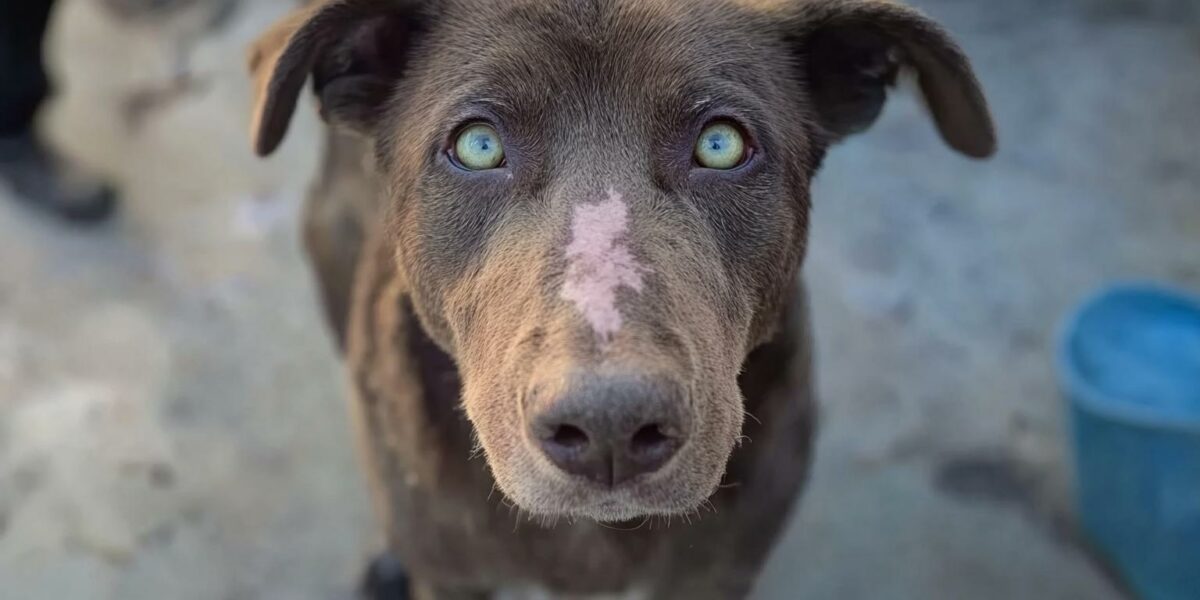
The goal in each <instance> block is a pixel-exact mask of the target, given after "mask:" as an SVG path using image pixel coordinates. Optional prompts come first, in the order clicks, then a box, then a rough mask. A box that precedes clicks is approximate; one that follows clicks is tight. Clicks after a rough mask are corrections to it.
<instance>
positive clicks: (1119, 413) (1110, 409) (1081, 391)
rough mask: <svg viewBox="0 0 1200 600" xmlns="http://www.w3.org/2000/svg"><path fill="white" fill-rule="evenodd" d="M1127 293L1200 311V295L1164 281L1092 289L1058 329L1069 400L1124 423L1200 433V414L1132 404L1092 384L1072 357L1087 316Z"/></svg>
mask: <svg viewBox="0 0 1200 600" xmlns="http://www.w3.org/2000/svg"><path fill="white" fill-rule="evenodd" d="M1125 295H1143V296H1153V297H1158V298H1163V299H1167V300H1170V301H1173V302H1179V303H1182V304H1185V305H1188V306H1190V307H1191V308H1192V309H1193V310H1195V311H1196V312H1197V313H1200V295H1197V294H1195V293H1193V292H1190V291H1188V290H1184V289H1181V288H1178V287H1174V286H1171V285H1166V284H1162V283H1156V282H1151V281H1140V280H1131V281H1123V282H1117V283H1112V284H1109V285H1106V286H1104V287H1102V288H1100V289H1098V290H1096V291H1093V292H1091V293H1090V294H1088V296H1087V297H1086V298H1085V299H1084V300H1083V302H1081V303H1079V304H1078V305H1077V306H1076V308H1075V309H1074V310H1073V311H1072V312H1071V313H1069V314H1068V315H1067V317H1066V318H1065V319H1063V321H1062V323H1061V324H1060V325H1059V328H1058V329H1059V331H1058V334H1057V339H1058V341H1057V350H1056V353H1057V355H1058V356H1057V358H1058V369H1057V371H1058V378H1059V381H1060V384H1061V385H1062V386H1063V388H1064V389H1065V391H1066V392H1067V396H1068V398H1067V401H1068V402H1069V403H1070V404H1071V405H1072V406H1075V407H1077V408H1079V409H1081V410H1084V411H1086V412H1088V413H1092V414H1094V415H1097V416H1100V417H1102V418H1104V419H1106V420H1109V421H1112V422H1115V423H1119V424H1122V425H1126V426H1133V427H1142V428H1146V429H1155V430H1169V431H1173V432H1182V433H1188V434H1197V435H1200V415H1197V416H1195V417H1189V416H1174V415H1170V416H1169V415H1166V414H1163V413H1162V412H1161V411H1158V410H1156V409H1153V408H1149V407H1146V406H1142V405H1137V404H1131V403H1129V402H1128V401H1125V400H1122V399H1121V398H1119V397H1117V396H1116V395H1114V394H1110V393H1108V392H1105V391H1104V390H1102V389H1100V388H1098V387H1096V386H1095V385H1093V384H1092V383H1091V382H1090V381H1088V379H1087V378H1086V377H1084V376H1083V375H1082V374H1081V373H1080V372H1079V369H1078V365H1077V364H1076V362H1075V361H1074V360H1073V359H1072V353H1071V349H1070V346H1071V341H1072V340H1073V339H1075V337H1076V335H1077V334H1078V333H1079V327H1080V325H1081V324H1082V321H1083V317H1084V315H1085V314H1087V313H1088V311H1089V309H1091V308H1092V307H1095V306H1097V305H1099V304H1100V303H1102V302H1104V301H1105V300H1108V299H1109V298H1112V297H1115V296H1125Z"/></svg>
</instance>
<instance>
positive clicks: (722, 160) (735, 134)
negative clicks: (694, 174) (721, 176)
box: [695, 121, 747, 170]
mask: <svg viewBox="0 0 1200 600" xmlns="http://www.w3.org/2000/svg"><path fill="white" fill-rule="evenodd" d="M746 150H747V147H746V140H745V138H744V137H742V132H741V130H739V129H738V128H737V126H736V125H733V124H732V123H729V122H727V121H717V122H714V123H710V124H709V125H708V126H706V127H705V128H704V131H701V132H700V139H698V140H696V151H695V158H696V164H698V165H700V166H701V167H704V168H706V169H720V170H728V169H732V168H734V167H737V166H740V165H741V164H742V163H744V162H746V158H747V152H746Z"/></svg>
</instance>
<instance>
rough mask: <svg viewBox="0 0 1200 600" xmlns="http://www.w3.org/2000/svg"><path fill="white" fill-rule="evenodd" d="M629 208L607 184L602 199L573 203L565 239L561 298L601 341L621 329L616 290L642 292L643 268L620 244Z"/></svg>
mask: <svg viewBox="0 0 1200 600" xmlns="http://www.w3.org/2000/svg"><path fill="white" fill-rule="evenodd" d="M628 226H629V207H628V206H627V205H626V204H625V200H624V199H623V198H622V197H621V194H618V193H617V192H616V191H615V190H613V189H612V188H609V190H608V199H606V200H602V201H600V202H597V203H595V204H580V205H579V206H576V207H575V215H574V218H573V219H572V220H571V235H572V239H571V243H570V244H568V245H567V275H566V281H565V283H563V289H562V297H563V299H564V300H569V301H570V302H572V303H574V304H575V308H576V309H578V310H579V312H580V313H581V314H582V315H583V318H584V319H585V320H587V322H588V324H589V325H591V326H592V330H593V331H595V332H596V336H597V337H598V338H600V340H601V341H602V342H608V341H610V340H612V337H613V335H614V334H616V333H617V331H619V330H620V329H621V322H622V319H621V311H620V310H618V309H617V289H619V288H621V287H622V286H624V287H627V288H630V289H632V290H633V291H635V292H641V291H642V273H643V272H645V271H646V268H645V267H643V266H641V265H639V264H638V262H637V259H635V258H634V257H633V254H632V253H631V252H630V251H629V246H627V245H626V244H625V241H624V239H623V238H624V236H625V234H626V232H627V230H628Z"/></svg>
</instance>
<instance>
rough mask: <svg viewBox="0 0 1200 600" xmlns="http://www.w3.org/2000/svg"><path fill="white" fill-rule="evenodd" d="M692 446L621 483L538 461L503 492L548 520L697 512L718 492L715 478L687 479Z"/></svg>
mask: <svg viewBox="0 0 1200 600" xmlns="http://www.w3.org/2000/svg"><path fill="white" fill-rule="evenodd" d="M690 446H691V445H690V444H689V445H688V446H686V447H684V448H682V449H680V452H679V453H677V454H676V455H675V456H674V457H673V458H671V459H670V461H669V462H668V463H667V464H666V465H665V466H664V467H663V468H662V469H660V470H658V471H656V472H654V473H650V474H643V475H638V476H636V477H633V478H632V479H629V480H626V481H622V482H619V483H609V482H606V481H596V480H592V479H589V478H587V477H582V476H576V475H569V474H565V473H563V472H562V471H561V470H558V469H557V468H555V467H554V466H553V465H550V464H542V465H538V466H537V468H535V469H531V470H530V471H528V472H526V473H525V474H524V476H523V477H521V479H522V481H520V482H518V483H517V484H516V485H515V486H512V489H506V490H505V493H506V494H508V495H509V497H510V498H511V499H513V500H514V501H515V502H516V504H517V505H518V506H519V507H521V508H522V509H523V510H525V511H526V512H529V513H530V514H532V515H534V516H539V517H543V518H549V519H555V518H559V517H562V518H568V519H590V520H594V521H598V522H602V523H612V524H621V523H632V524H636V523H635V522H638V521H641V520H645V519H648V518H653V517H671V516H676V515H687V514H693V513H696V512H698V511H699V510H700V509H701V507H702V506H703V505H704V503H705V501H706V500H707V498H708V497H709V496H710V495H711V494H712V492H714V491H715V489H716V483H715V482H714V483H712V484H705V483H700V484H699V485H697V484H698V482H696V481H690V480H689V479H690V477H689V476H694V474H695V473H694V471H695V470H696V469H695V467H698V466H699V465H696V464H695V461H693V460H691V456H690V455H691V454H692V453H693V452H692V450H693V449H692V448H691V447H690ZM689 466H691V467H693V468H692V469H689V468H688V467H689ZM717 477H718V478H719V473H718V475H717Z"/></svg>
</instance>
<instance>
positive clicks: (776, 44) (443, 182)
mask: <svg viewBox="0 0 1200 600" xmlns="http://www.w3.org/2000/svg"><path fill="white" fill-rule="evenodd" d="M251 68H252V70H253V71H254V72H255V74H256V76H257V77H258V85H257V87H256V89H257V90H258V99H257V104H256V110H255V115H256V116H255V121H254V130H253V134H254V144H255V148H256V149H257V150H258V151H259V152H260V153H262V154H267V153H270V152H271V151H273V150H274V149H275V148H276V147H277V146H278V144H279V143H280V141H281V140H282V138H283V136H284V133H285V132H286V129H287V123H288V120H289V119H290V117H291V113H292V111H293V110H294V108H295V104H296V98H297V96H298V94H299V93H300V89H301V87H302V86H303V84H304V83H305V81H306V80H308V79H310V78H311V79H312V80H313V81H314V82H315V88H316V93H317V96H318V99H319V100H320V103H321V108H322V114H323V116H325V117H326V119H327V120H328V121H330V123H331V124H332V125H334V126H335V127H336V129H334V128H331V133H330V136H329V151H328V156H327V165H328V166H327V169H326V170H325V172H324V173H323V174H322V181H321V183H320V184H319V185H318V187H317V188H315V189H314V193H313V195H312V197H311V199H310V205H309V208H308V210H307V213H306V214H307V221H306V239H307V242H308V246H309V250H310V254H311V257H312V260H313V262H314V265H315V266H316V270H317V273H318V276H319V279H320V281H321V285H322V290H323V294H324V299H325V304H326V309H327V312H328V315H329V318H330V321H331V323H332V324H333V328H334V330H335V332H336V333H337V336H338V339H339V341H340V342H342V343H343V344H344V345H345V347H346V361H347V364H348V366H349V370H350V373H351V376H352V381H353V384H354V385H353V387H354V392H355V395H354V398H353V400H352V402H351V407H352V412H353V414H354V415H355V422H356V425H357V427H358V429H359V432H358V433H359V435H358V439H359V441H360V442H361V446H362V454H363V458H364V461H365V463H366V466H367V471H368V473H369V475H370V476H371V479H372V482H373V488H374V490H375V491H376V498H377V506H378V510H379V512H380V515H381V518H382V519H383V522H384V524H385V529H384V531H385V534H386V535H385V537H386V544H387V547H388V549H389V550H390V551H391V552H392V553H394V554H395V555H396V556H397V557H398V558H399V559H400V560H401V562H403V564H404V566H405V568H406V569H407V570H408V571H409V572H410V573H411V574H412V576H413V578H414V581H415V585H414V588H413V589H414V590H415V591H416V592H417V593H418V594H423V595H424V596H425V597H431V598H451V597H487V595H488V594H491V593H495V592H498V591H501V590H506V589H510V588H514V587H522V586H536V587H541V588H545V589H548V590H551V591H552V592H554V593H557V594H580V595H583V594H597V593H624V592H631V591H641V592H643V593H644V594H646V595H647V596H646V597H649V598H656V599H657V598H680V599H683V598H687V599H693V598H740V597H744V596H745V595H746V594H748V593H749V590H750V589H751V587H752V586H753V583H754V580H755V577H756V575H757V573H758V570H759V568H760V566H761V564H762V562H763V560H764V559H765V557H766V554H767V552H768V550H769V549H770V547H771V545H772V542H773V540H774V539H775V536H776V535H777V534H778V533H779V530H780V529H781V526H782V524H783V523H784V522H785V520H786V518H787V515H788V514H789V512H790V509H791V506H792V505H793V503H794V500H795V497H796V496H797V495H798V493H799V490H800V488H801V486H802V484H803V482H804V479H805V476H806V473H807V469H808V464H809V458H810V449H811V440H812V434H813V429H814V420H815V416H814V415H815V406H814V403H813V399H812V391H813V383H812V378H811V376H810V375H811V371H810V369H811V339H810V327H809V314H808V309H807V304H806V295H805V292H804V290H803V287H802V285H801V284H800V283H799V281H798V279H797V272H798V269H799V267H800V264H801V262H802V261H803V258H804V254H805V241H806V238H807V233H808V213H809V208H810V199H809V185H810V182H811V180H812V177H813V175H814V174H815V172H816V170H817V169H818V168H819V165H820V162H821V159H822V157H823V156H824V153H825V151H826V149H827V148H828V147H829V146H830V145H831V144H832V143H834V142H836V141H838V140H839V139H841V138H843V137H845V136H846V135H850V134H852V133H856V132H858V131H861V130H863V129H866V128H867V127H868V126H869V125H870V124H871V122H873V121H874V120H875V118H876V117H877V116H878V114H879V111H880V110H881V108H882V105H883V102H884V100H885V98H886V90H887V88H888V87H889V86H890V85H891V84H892V83H894V81H895V79H896V77H897V75H898V74H899V73H900V72H902V71H903V70H904V69H911V70H913V71H915V72H916V73H917V77H918V80H919V82H920V87H921V90H922V93H923V95H924V96H925V99H926V101H927V103H928V105H929V107H930V110H931V113H932V116H933V119H934V121H935V123H936V124H937V126H938V129H939V131H940V133H941V135H942V137H943V138H944V139H945V140H946V142H947V143H948V144H949V145H951V146H952V147H954V148H956V149H958V150H960V151H961V152H963V153H965V154H967V155H970V156H976V157H982V156H986V155H988V154H990V153H991V152H992V151H993V149H994V146H995V139H994V133H993V130H992V124H991V121H990V117H989V116H988V111H987V106H986V103H985V102H984V99H983V96H982V93H981V92H980V89H979V86H978V83H977V82H976V81H975V78H974V76H973V75H972V74H971V71H970V68H969V65H968V64H967V62H966V59H965V58H964V57H963V55H962V53H961V52H960V51H959V50H958V48H957V47H956V46H955V45H954V44H953V42H952V41H951V40H950V39H949V38H948V37H947V36H946V34H945V33H944V32H943V31H942V30H941V29H940V28H939V27H937V26H936V25H935V24H933V23H932V22H931V21H929V20H928V19H926V18H924V17H923V16H921V15H920V14H918V13H916V12H915V11H913V10H911V9H909V8H906V7H903V6H901V5H898V4H893V3H891V2H884V1H881V0H811V1H804V0H779V1H775V2H751V1H740V2H739V1H735V0H696V1H692V2H675V1H668V0H641V1H638V0H592V1H584V0H574V1H572V0H542V1H534V0H444V1H442V2H433V1H432V0H426V1H418V0H412V1H406V0H332V1H328V2H321V3H318V4H317V5H315V6H312V7H309V8H307V9H305V10H303V11H301V12H299V13H298V14H297V15H296V16H294V17H292V18H289V19H288V20H286V21H285V22H284V23H282V24H281V25H280V26H278V27H277V28H276V29H274V30H272V31H271V32H268V34H267V35H265V36H264V37H263V39H262V40H261V41H260V42H259V43H258V44H257V45H256V47H255V48H254V49H253V50H252V52H251ZM713 119H723V120H727V121H730V122H733V123H736V124H737V125H738V126H739V127H740V128H741V130H742V131H743V132H744V133H745V135H746V137H747V138H748V139H749V140H750V142H751V145H752V146H753V147H754V149H755V151H754V153H753V156H752V157H751V158H750V159H749V160H748V161H746V163H745V164H744V165H743V166H741V167H738V168H737V169H734V170H730V171H728V172H714V171H713V170H711V169H700V168H697V166H696V165H695V164H694V163H693V161H692V157H691V148H692V144H693V140H694V139H695V136H696V134H697V132H698V131H699V129H700V128H701V127H702V126H703V125H704V124H705V123H708V122H711V121H712V120H713ZM477 121H484V122H487V123H490V124H493V125H494V126H495V127H496V129H497V131H498V132H499V134H500V136H501V137H502V138H504V140H505V142H504V143H505V148H506V150H507V152H508V156H509V161H508V162H507V163H506V164H505V166H504V168H502V169H494V170H492V171H489V172H467V171H464V170H463V169H462V168H460V167H459V166H456V164H455V163H454V161H453V159H452V158H451V157H450V156H449V155H448V153H447V152H446V151H445V149H446V148H447V147H448V146H450V145H451V143H450V140H452V139H453V136H454V134H455V132H456V131H458V130H459V129H460V128H461V127H462V126H463V124H464V123H471V122H477ZM350 131H353V132H356V133H354V134H351V133H347V132H350ZM355 136H360V137H355ZM364 157H366V158H369V159H370V160H369V161H367V162H364V161H363V158H364ZM613 192H619V193H620V195H621V196H622V197H623V198H627V199H628V200H627V204H628V211H629V215H630V222H631V223H632V224H633V225H632V227H631V230H630V232H629V233H628V235H627V240H626V241H627V242H628V244H629V247H630V249H631V252H632V253H634V254H635V255H636V256H637V258H638V260H640V261H641V262H642V263H644V264H645V265H648V269H647V271H646V285H645V289H643V290H642V291H640V292H636V291H633V290H621V291H620V293H619V294H618V301H619V306H620V309H621V311H622V315H623V317H624V319H623V321H624V325H623V327H622V328H621V329H620V331H619V333H618V334H616V335H615V336H613V338H612V339H611V340H598V339H597V337H596V335H594V333H593V332H592V331H591V330H590V329H589V328H588V327H587V325H586V323H585V322H584V320H583V319H582V318H581V317H580V314H579V312H578V310H577V309H576V307H574V306H572V304H571V303H570V302H567V301H565V300H564V299H563V297H562V294H561V293H560V291H561V289H562V286H563V281H564V272H565V271H566V269H567V265H566V260H565V258H564V256H563V248H564V247H565V246H566V244H567V243H568V242H569V241H570V237H571V231H570V223H571V215H572V211H573V210H575V209H576V207H578V206H579V205H580V204H585V203H591V202H596V201H598V200H600V199H602V198H603V197H604V196H605V194H606V193H613ZM581 374H582V375H581ZM614 374H621V375H630V374H632V376H634V377H636V378H642V379H644V378H647V377H654V378H658V379H660V380H663V381H670V382H673V384H677V385H678V387H679V389H681V390H682V393H681V395H680V398H681V400H679V402H682V403H683V404H682V405H681V406H680V407H677V408H679V410H680V411H682V414H684V419H685V421H686V422H687V423H689V424H690V425H689V427H690V429H689V435H688V437H687V439H686V443H684V444H683V446H682V447H681V448H680V449H679V450H678V453H677V454H675V455H674V457H673V458H671V460H670V462H669V463H667V465H666V466H664V467H662V468H661V470H659V471H656V472H653V473H648V474H645V475H642V476H639V477H636V478H634V479H633V480H631V481H630V482H629V483H628V484H625V485H622V486H616V485H613V486H611V487H606V486H603V485H599V486H598V485H596V484H594V483H590V482H587V481H583V480H580V479H578V478H576V477H571V476H567V475H566V474H564V473H563V472H561V471H559V470H557V469H555V468H554V466H553V465H551V463H550V462H549V461H548V460H547V459H546V457H545V456H543V454H542V453H541V452H539V451H538V449H537V447H536V446H537V444H536V443H535V442H534V441H533V440H531V438H530V434H529V433H528V431H529V425H528V421H529V420H530V419H531V418H532V415H536V414H539V413H542V412H544V411H546V410H549V409H552V408H553V406H554V405H555V404H556V403H557V402H561V401H562V400H561V399H562V398H563V397H564V395H568V394H569V393H570V391H571V390H572V389H573V387H572V386H573V385H575V384H574V383H573V382H576V381H578V380H579V378H580V377H583V376H586V377H589V378H593V379H595V378H601V379H603V378H606V377H611V376H613V375H614ZM594 409H595V410H597V411H603V410H609V409H610V407H606V406H604V405H602V403H601V404H597V405H596V406H595V407H594ZM464 414H465V417H466V418H464ZM746 415H752V418H747V417H746ZM479 451H482V456H479V455H478V454H479ZM473 456H474V458H472V457H473ZM604 522H608V523H609V524H607V525H606V524H604Z"/></svg>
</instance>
